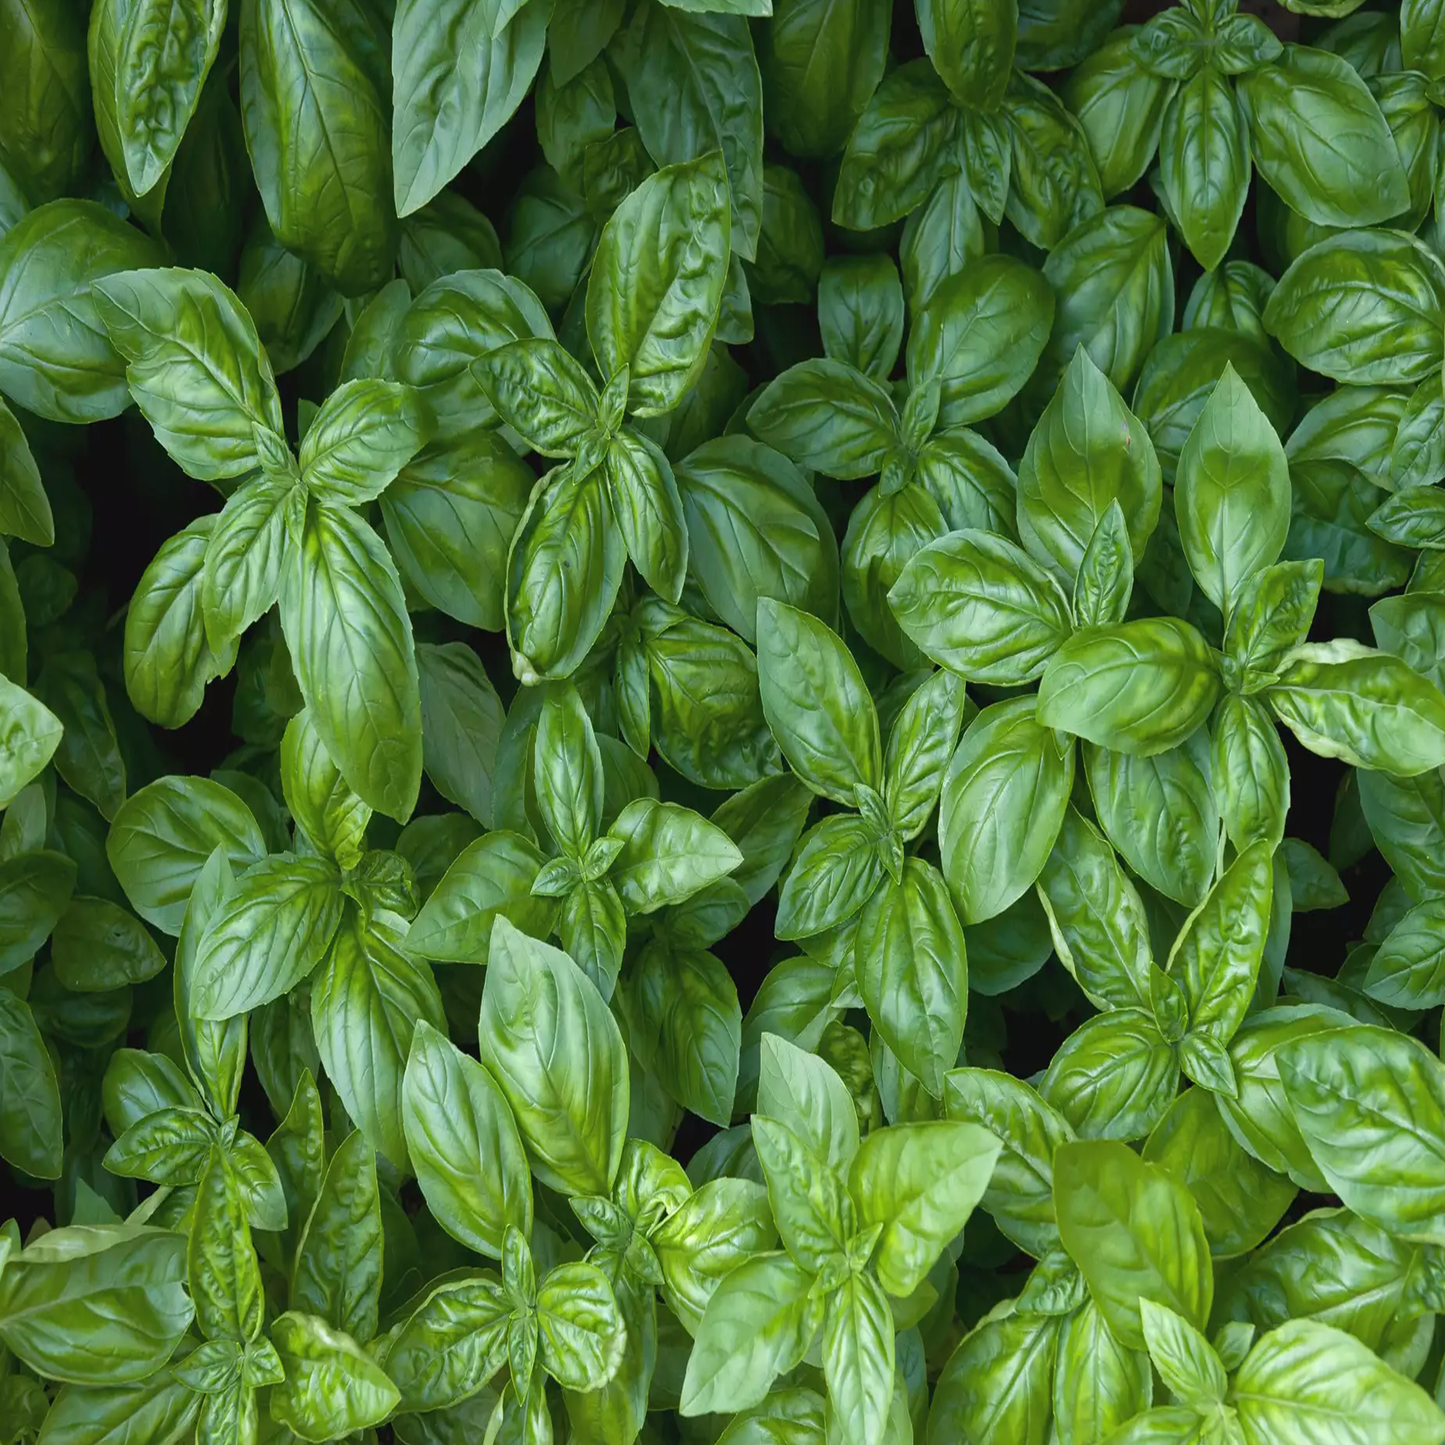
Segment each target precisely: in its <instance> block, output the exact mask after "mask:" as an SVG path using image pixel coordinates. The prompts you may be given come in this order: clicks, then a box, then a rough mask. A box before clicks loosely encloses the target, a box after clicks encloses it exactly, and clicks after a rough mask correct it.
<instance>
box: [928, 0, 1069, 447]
mask: <svg viewBox="0 0 1445 1445" xmlns="http://www.w3.org/2000/svg"><path fill="white" fill-rule="evenodd" d="M925 3H926V0H925ZM1053 319H1054V299H1053V294H1052V292H1051V291H1050V290H1049V287H1048V284H1047V283H1046V282H1045V280H1044V278H1043V276H1042V275H1040V274H1039V273H1038V272H1037V271H1035V270H1033V269H1032V268H1030V267H1028V266H1025V265H1024V264H1023V263H1022V262H1019V261H1015V260H1013V259H1012V258H1011V257H1008V256H988V257H985V258H983V259H982V260H980V261H977V262H975V263H974V264H973V265H972V266H970V267H969V268H968V269H967V270H966V271H962V272H960V273H959V274H958V275H957V276H953V277H950V278H949V279H948V280H946V281H944V282H942V283H941V284H940V285H939V286H938V287H937V288H936V289H935V290H934V292H933V293H932V295H931V296H930V297H929V299H928V304H927V306H925V307H924V308H923V309H922V311H921V312H920V313H919V314H918V316H917V317H916V319H915V320H914V322H913V326H912V329H911V331H910V333H909V337H908V355H907V361H908V381H909V385H910V387H911V388H913V389H914V390H917V389H919V388H921V387H924V386H927V385H930V384H931V383H933V382H937V383H938V386H939V403H938V421H937V425H938V427H939V428H940V429H942V428H945V427H956V426H966V425H968V424H969V423H971V422H976V421H981V420H983V419H984V418H985V417H989V416H992V415H994V414H995V413H996V412H998V411H1001V410H1002V409H1003V407H1004V406H1005V404H1006V403H1007V402H1008V401H1010V400H1011V399H1012V398H1013V397H1014V396H1015V395H1016V394H1017V393H1018V392H1019V390H1020V389H1021V388H1022V387H1023V385H1024V383H1025V382H1026V381H1027V380H1028V379H1029V376H1030V375H1031V374H1032V372H1033V369H1034V367H1035V365H1036V364H1037V362H1038V359H1039V357H1040V355H1041V354H1042V353H1043V349H1044V345H1045V343H1046V342H1047V341H1048V339H1049V328H1050V326H1051V325H1052V323H1053Z"/></svg>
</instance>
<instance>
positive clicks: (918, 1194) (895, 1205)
mask: <svg viewBox="0 0 1445 1445" xmlns="http://www.w3.org/2000/svg"><path fill="white" fill-rule="evenodd" d="M1001 1147H1002V1146H1001V1145H1000V1142H999V1140H998V1139H997V1138H995V1137H994V1135H993V1134H991V1133H990V1132H989V1131H988V1130H987V1129H983V1128H979V1127H978V1126H977V1125H975V1124H968V1123H955V1122H949V1121H944V1120H938V1121H935V1122H930V1123H926V1124H900V1125H896V1126H894V1127H892V1128H887V1129H880V1130H877V1131H875V1132H874V1133H872V1134H870V1135H869V1136H868V1138H867V1139H866V1140H865V1141H864V1143H863V1145H862V1147H861V1148H860V1149H859V1151H858V1153H857V1154H856V1155H855V1156H854V1159H853V1163H852V1166H851V1168H850V1171H849V1188H850V1190H851V1191H852V1193H853V1198H854V1200H855V1201H856V1203H857V1205H858V1214H859V1217H860V1219H861V1220H862V1222H863V1224H864V1225H865V1227H866V1226H867V1225H870V1224H881V1225H882V1226H883V1233H882V1234H881V1235H880V1236H879V1240H878V1244H877V1246H876V1248H875V1253H874V1256H873V1262H874V1267H875V1268H876V1269H877V1271H878V1278H879V1280H880V1281H881V1283H882V1284H883V1287H884V1288H885V1289H886V1290H887V1291H888V1292H889V1294H891V1295H894V1296H896V1297H898V1298H900V1299H903V1298H906V1297H907V1296H908V1295H910V1294H912V1293H913V1291H914V1290H915V1289H917V1288H918V1286H919V1285H920V1284H921V1283H922V1282H923V1280H924V1278H925V1277H926V1276H927V1274H928V1271H929V1270H930V1269H932V1267H933V1264H934V1262H935V1260H936V1259H937V1258H938V1255H939V1254H940V1252H941V1251H942V1250H943V1249H944V1247H945V1246H946V1245H947V1243H948V1241H949V1240H951V1239H952V1238H953V1237H954V1236H955V1235H957V1234H958V1232H959V1231H960V1230H961V1229H962V1228H963V1226H964V1223H965V1222H966V1221H967V1219H968V1216H969V1215H970V1214H971V1213H972V1212H973V1209H974V1207H975V1206H976V1205H977V1204H978V1202H979V1201H980V1199H982V1198H983V1197H984V1193H985V1190H986V1189H987V1188H988V1185H989V1180H990V1178H991V1177H992V1175H993V1172H994V1164H995V1161H996V1160H997V1159H998V1157H999V1153H1000V1150H1001Z"/></svg>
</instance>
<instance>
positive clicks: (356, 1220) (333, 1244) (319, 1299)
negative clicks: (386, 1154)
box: [290, 1020, 427, 1343]
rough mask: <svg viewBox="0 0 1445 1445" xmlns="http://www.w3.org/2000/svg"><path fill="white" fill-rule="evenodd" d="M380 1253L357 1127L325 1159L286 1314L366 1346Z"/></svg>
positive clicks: (377, 1208)
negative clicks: (298, 1313) (308, 1317)
mask: <svg viewBox="0 0 1445 1445" xmlns="http://www.w3.org/2000/svg"><path fill="white" fill-rule="evenodd" d="M425 1027H427V1024H426V1022H425V1020H422V1021H419V1022H418V1024H417V1028H418V1030H420V1029H422V1028H425ZM381 1251H382V1220H381V1196H380V1194H379V1192H378V1189H377V1180H376V1155H375V1151H374V1150H373V1149H372V1147H371V1145H370V1144H369V1143H368V1142H367V1139H366V1136H365V1135H364V1134H363V1133H362V1132H361V1131H360V1130H359V1129H357V1130H353V1132H352V1133H350V1134H348V1135H347V1137H346V1138H345V1139H344V1140H343V1141H342V1143H341V1144H340V1145H338V1147H337V1150H336V1152H335V1153H334V1154H333V1155H332V1156H331V1162H330V1163H329V1164H328V1165H327V1166H326V1175H325V1177H324V1179H323V1180H322V1183H321V1189H320V1192H319V1193H318V1194H317V1196H316V1203H315V1205H314V1206H313V1207H312V1210H311V1214H310V1217H309V1218H308V1219H307V1220H306V1222H305V1227H304V1229H303V1230H302V1232H301V1234H300V1238H299V1240H298V1242H297V1245H296V1259H295V1263H294V1265H293V1266H292V1270H291V1295H290V1305H291V1308H292V1309H300V1310H305V1311H307V1312H308V1313H310V1314H314V1315H316V1316H317V1317H318V1318H320V1319H322V1320H324V1321H325V1322H326V1323H327V1324H329V1325H331V1326H332V1327H333V1328H335V1329H338V1330H345V1331H346V1333H347V1334H349V1335H351V1336H352V1337H353V1338H354V1339H356V1340H357V1341H359V1342H362V1343H365V1342H366V1341H368V1340H370V1339H371V1337H372V1336H373V1335H374V1334H375V1333H376V1325H377V1310H378V1304H379V1301H380V1297H381V1265H382V1252H381Z"/></svg>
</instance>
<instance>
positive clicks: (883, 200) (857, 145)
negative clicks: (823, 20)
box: [833, 27, 958, 231]
mask: <svg viewBox="0 0 1445 1445" xmlns="http://www.w3.org/2000/svg"><path fill="white" fill-rule="evenodd" d="M883 34H884V35H885V36H886V35H887V29H886V27H885V28H884V29H883ZM957 115H958V112H957V109H956V108H955V106H954V103H953V98H952V96H951V95H950V94H949V92H948V88H947V87H946V86H945V85H944V83H943V81H942V80H940V79H939V77H938V73H937V72H936V71H935V70H934V68H933V66H932V65H931V64H929V63H928V62H927V61H926V60H923V59H919V60H913V61H909V62H908V63H906V64H904V65H900V66H899V67H898V68H897V69H896V70H894V71H892V72H891V73H890V74H889V75H888V76H887V77H885V78H884V79H883V82H882V84H881V85H877V88H876V89H874V90H873V91H872V99H871V100H869V101H868V104H867V108H866V109H865V110H864V111H863V113H862V115H861V116H860V117H859V118H858V123H857V125H856V126H855V127H854V129H853V133H852V135H851V136H849V137H848V146H847V149H846V150H845V151H844V152H843V160H842V165H841V167H840V169H839V172H838V182H837V185H836V187H835V188H834V191H833V221H834V223H835V224H836V225H840V226H847V227H849V228H850V229H853V230H859V231H863V230H869V229H871V228H873V227H875V226H884V225H887V224H888V223H889V222H891V221H899V220H902V219H903V217H904V216H906V215H907V214H908V213H909V212H910V211H912V210H913V209H914V208H915V207H917V206H918V205H919V204H921V203H922V202H923V201H925V200H926V199H927V197H928V194H929V192H930V191H932V190H933V188H934V186H935V185H936V184H937V183H938V182H939V181H940V180H942V179H943V177H944V176H945V175H946V174H947V172H948V171H949V170H950V169H951V165H950V162H951V159H952V158H951V155H950V151H951V143H952V141H953V138H954V134H955V131H956V128H957V125H958V120H957Z"/></svg>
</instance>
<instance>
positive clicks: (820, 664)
mask: <svg viewBox="0 0 1445 1445" xmlns="http://www.w3.org/2000/svg"><path fill="white" fill-rule="evenodd" d="M758 681H759V686H760V689H761V692H762V700H763V712H764V714H765V715H766V717H767V720H768V726H769V728H770V729H771V730H772V733H773V736H774V737H775V738H776V739H777V740H778V746H779V747H780V748H782V750H783V755H784V756H785V757H786V758H787V759H788V762H789V763H790V764H791V765H792V768H793V771H794V772H795V773H797V775H798V777H799V778H800V779H801V780H802V781H803V782H804V783H806V784H807V786H808V787H810V788H811V789H812V790H813V791H814V792H815V793H820V794H822V795H823V796H824V797H828V798H833V799H835V800H836V801H838V802H842V803H849V804H852V803H853V801H854V796H855V790H856V788H857V787H858V786H859V785H860V784H862V785H863V786H865V787H869V788H874V789H876V788H877V787H878V785H879V783H880V782H881V781H882V779H881V773H882V758H881V748H880V744H879V740H878V715H877V713H876V711H875V710H874V707H873V701H872V699H871V698H870V697H869V696H868V692H867V689H866V688H865V687H864V685H863V677H862V674H861V673H860V672H859V671H858V665H857V663H856V662H854V661H853V658H852V655H851V654H850V653H849V651H848V649H847V647H846V646H845V644H844V643H843V641H842V639H841V638H840V637H839V636H838V635H837V633H835V632H834V631H833V630H832V629H831V628H829V627H828V626H827V625H826V624H825V623H822V622H819V621H818V619H817V618H815V617H811V616H809V615H808V614H807V613H805V612H799V611H798V610H797V609H796V608H794V607H789V606H787V605H786V604H785V603H780V602H774V601H772V600H770V599H764V600H762V601H760V602H759V603H758Z"/></svg>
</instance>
